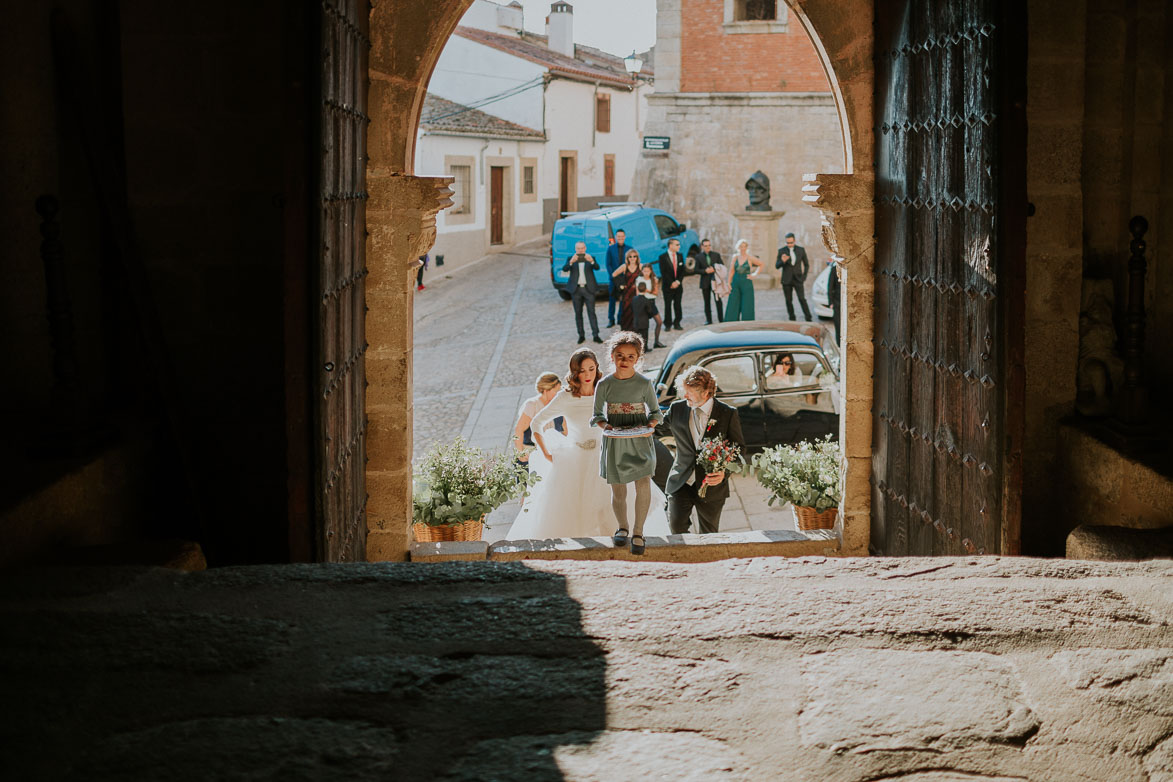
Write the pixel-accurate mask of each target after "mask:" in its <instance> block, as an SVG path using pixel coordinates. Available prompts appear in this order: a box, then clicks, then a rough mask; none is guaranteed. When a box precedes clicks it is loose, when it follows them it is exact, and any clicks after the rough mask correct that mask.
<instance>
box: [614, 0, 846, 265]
mask: <svg viewBox="0 0 1173 782" xmlns="http://www.w3.org/2000/svg"><path fill="white" fill-rule="evenodd" d="M766 5H769V4H766ZM744 7H745V4H744V3H742V4H740V5H738V4H737V3H732V2H725V0H659V1H658V3H657V15H656V32H657V38H656V91H655V93H654V94H652V95H651V96H649V98H648V120H647V124H646V126H645V130H644V132H645V135H648V136H668V137H669V138H670V139H671V141H670V143H669V149H668V150H666V151H659V150H644V151H643V153H642V155H641V157H640V159H639V164H638V166H637V168H636V176H635V184H634V186H633V188H632V196H633V198H634V199H636V200H642V201H645V202H647V203H648V204H650V205H653V206H657V207H660V208H663V209H667V210H668V211H670V212H672V213H673V214H675V215H677V217H678V219H680V220H683V221H685V222H687V223H688V224H689V226H690V227H693V228H695V229H696V230H697V231H698V232H700V234H701V235H702V236H709V237H711V238H712V239H713V244H714V248H715V249H717V250H718V251H720V252H723V253H728V252H731V251H732V250H733V243H734V242H735V241H737V239H738V238H739V236H737V233H738V229H737V221H736V219H735V218H734V217H733V213H734V212H736V211H740V210H742V209H744V207H745V205H746V193H745V189H744V184H745V180H746V179H748V178H749V175H750V174H752V173H753V172H754V171H755V170H759V169H760V170H761V171H763V172H765V174H766V175H767V176H768V177H769V178H770V184H771V188H772V201H771V205H772V206H773V209H774V210H775V211H782V212H785V213H786V214H785V215H784V216H783V217H782V219H781V222H780V224H779V233H780V235H784V234H785V233H787V232H793V233H794V234H795V236H796V238H797V241H798V244H800V245H803V246H805V247H806V248H807V249H808V252H810V251H811V250H813V254H812V255H811V260H812V261H813V260H815V259H816V258H818V259H822V258H824V257H825V253H824V252H823V249H822V247H821V242H820V240H819V235H820V229H819V217H818V215H817V213H814V212H812V211H811V210H809V209H807V208H804V206H803V203H802V175H803V174H805V173H807V172H810V171H821V172H826V173H838V172H842V171H843V130H842V127H841V122H840V117H839V114H838V112H837V111H836V108H835V100H834V97H833V96H832V94H831V92H830V85H829V83H828V81H827V76H826V74H825V72H824V70H823V65H822V63H821V62H820V60H819V56H818V52H817V51H816V50H815V47H814V45H813V44H812V42H811V40H810V37H809V35H808V34H807V33H806V31H805V30H804V29H803V27H802V25H801V23H799V21H798V20H797V19H796V18H795V17H794V15H793V14H791V13H790V11H789V10H788V7H787V6H786V4H785V3H777V4H776V5H774V6H773V15H772V18H771V19H769V20H755V19H739V18H737V16H738V12H739V9H740V10H741V11H742V12H744ZM766 10H767V11H769V10H770V9H769V8H766ZM779 238H781V236H780V237H779ZM751 251H753V248H751ZM759 252H761V251H760V250H759ZM770 261H771V263H770V264H768V268H769V269H770V270H771V271H772V270H773V263H772V261H773V259H770ZM813 278H814V275H811V279H812V280H813Z"/></svg>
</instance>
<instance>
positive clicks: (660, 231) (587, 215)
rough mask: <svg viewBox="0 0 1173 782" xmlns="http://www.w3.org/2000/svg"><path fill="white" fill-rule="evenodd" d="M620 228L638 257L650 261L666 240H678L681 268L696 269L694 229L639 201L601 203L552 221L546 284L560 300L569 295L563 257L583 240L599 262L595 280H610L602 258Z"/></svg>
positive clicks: (697, 246) (697, 243)
mask: <svg viewBox="0 0 1173 782" xmlns="http://www.w3.org/2000/svg"><path fill="white" fill-rule="evenodd" d="M619 229H623V231H624V232H626V234H627V238H626V243H627V244H628V245H629V246H631V247H634V248H635V249H636V250H638V251H639V257H640V260H642V261H643V262H644V263H649V262H652V263H654V262H655V261H656V259H657V258H659V257H660V253H663V252H667V251H668V240H669V239H679V240H680V252H681V253H683V254H684V256H685V262H684V269H685V272H686V273H692V272H693V271H694V270H695V268H696V259H695V258H694V257H693V256H695V255H696V254H697V253H698V252H700V239H699V238H698V237H697V235H696V231H693V230H691V229H690V228H688V226H686V225H685V224H684V223H681V222H677V220H676V218H675V217H673V216H672V215H670V214H668V213H667V212H665V211H664V210H662V209H652V208H650V207H645V206H644V205H643V204H641V203H615V204H602V205H600V206H599V208H598V209H592V210H590V211H589V212H575V213H574V214H569V215H566V216H565V217H563V218H562V219H560V220H558V221H557V222H555V223H554V232H553V234H552V236H551V237H550V284H551V285H553V286H554V290H556V291H558V293H559V294H560V295H561V296H562V298H564V299H569V298H570V294H568V293H566V292H565V291H564V290H562V286H563V285H565V284H566V281H567V280H568V279H569V277H570V275H569V274H568V273H567V272H564V271H562V267H563V265H565V263H566V259H567V258H569V257H570V256H571V255H574V245H575V244H576V243H577V242H586V246H587V252H588V253H590V254H591V255H592V256H594V258H595V260H597V261H598V262H599V271H597V272H595V279H596V280H598V282H599V284H600V285H603V286H606V285H607V284H608V283H609V282H610V280H609V278H608V275H607V269H606V267H605V264H604V261H605V260H606V258H607V247H609V246H610V244H611V239H613V238H614V236H615V232H616V231H618V230H619Z"/></svg>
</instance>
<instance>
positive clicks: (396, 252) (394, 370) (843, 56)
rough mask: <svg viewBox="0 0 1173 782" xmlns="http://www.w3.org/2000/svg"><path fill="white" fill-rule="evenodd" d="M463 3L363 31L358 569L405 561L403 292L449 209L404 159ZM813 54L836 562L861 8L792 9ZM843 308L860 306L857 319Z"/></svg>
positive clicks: (853, 487)
mask: <svg viewBox="0 0 1173 782" xmlns="http://www.w3.org/2000/svg"><path fill="white" fill-rule="evenodd" d="M470 4H471V0H442V1H441V2H433V1H432V0H401V2H397V3H396V4H395V5H394V8H392V7H391V6H390V5H389V4H378V5H376V6H375V7H374V8H373V10H372V12H371V17H370V37H371V52H370V92H369V103H368V106H369V109H368V110H369V114H370V118H371V125H370V129H369V135H368V160H367V186H368V191H369V192H370V200H369V202H368V204H367V231H368V232H369V238H368V241H367V258H368V268H369V276H368V277H367V279H366V290H367V307H368V313H367V320H366V330H367V334H366V338H367V340H368V342H369V343H370V347H369V349H368V351H367V375H368V377H369V378H370V381H371V382H370V384H369V387H368V388H367V395H366V402H365V404H366V411H367V418H368V426H367V433H368V434H367V438H368V439H367V452H368V463H367V472H366V481H367V493H368V494H369V501H368V505H367V519H368V521H367V524H368V529H369V532H370V534H369V535H368V538H367V557H368V559H372V560H384V559H402V558H404V556H405V555H406V551H407V548H408V531H407V528H408V522H409V521H410V519H409V518H408V517H409V515H410V495H411V441H412V414H413V411H412V406H411V403H410V399H411V331H412V297H411V295H410V290H411V286H410V278H411V277H412V275H413V274H414V265H415V262H416V259H417V258H418V256H419V255H420V254H421V253H422V252H424V251H426V249H427V248H428V247H430V245H431V243H432V241H433V239H434V225H435V222H434V221H435V217H434V216H435V214H436V213H437V212H438V211H439V210H440V209H441V208H443V207H444V206H446V204H447V188H446V179H444V178H420V177H414V176H412V161H413V158H414V150H413V145H414V141H415V129H416V125H417V124H418V121H419V117H420V112H421V109H422V106H423V100H424V96H425V93H426V89H427V84H428V81H429V78H430V75H431V72H432V69H433V68H434V66H435V63H436V61H437V59H438V58H439V56H440V52H441V50H442V49H443V47H444V44H445V42H446V41H447V39H448V36H449V35H450V34H451V32H452V30H453V29H454V28H455V27H456V25H457V23H458V22H459V20H460V17H461V16H462V15H463V13H464V11H465V10H466V9H467V8H468V6H469V5H470ZM790 7H791V11H792V13H793V14H794V15H795V17H796V18H797V19H799V20H800V21H801V23H802V25H803V27H804V28H805V29H806V30H807V32H808V33H809V34H810V36H811V38H812V40H814V41H815V42H816V46H817V47H818V49H819V53H820V57H821V58H822V60H823V64H824V67H825V69H826V72H827V75H828V78H829V81H830V83H831V85H832V89H833V91H834V94H835V100H836V105H837V107H838V109H839V113H840V117H841V119H842V122H841V124H842V127H843V128H844V161H845V170H846V171H848V172H849V173H847V174H840V175H835V177H833V178H830V179H828V178H821V179H820V178H816V179H814V180H812V181H810V182H808V183H807V189H808V190H809V191H810V193H809V196H808V199H807V200H808V201H810V202H812V203H814V204H815V205H817V206H818V208H820V209H821V210H823V212H824V214H825V215H827V216H828V217H829V218H830V219H829V220H827V221H825V222H826V223H827V224H826V225H825V226H824V235H825V237H826V238H827V239H828V240H829V246H830V248H831V249H832V251H833V252H835V254H836V256H837V258H840V259H842V261H841V262H843V263H846V264H849V269H850V272H849V275H848V278H847V279H848V292H847V300H848V307H847V310H846V318H845V326H846V328H845V344H844V350H845V354H846V355H847V356H848V357H849V358H848V362H849V368H848V369H847V370H846V371H845V372H844V396H845V406H844V413H845V414H844V415H843V417H842V421H843V422H844V423H843V431H842V432H841V435H842V439H843V441H844V443H845V448H846V449H847V459H848V473H847V483H846V485H845V498H846V507H847V509H848V510H847V513H846V514H845V517H844V536H843V546H842V551H843V552H844V553H851V554H863V553H866V550H867V529H868V520H869V514H868V507H869V503H870V491H869V488H868V477H867V476H868V465H869V461H870V456H871V450H870V449H871V436H870V435H871V420H870V399H871V380H870V377H871V371H870V370H871V348H870V341H871V323H870V320H871V306H870V299H871V255H870V243H871V235H872V217H871V209H870V206H871V204H870V201H871V190H872V188H871V184H870V177H869V178H865V179H864V180H862V181H861V180H860V179H857V178H856V176H855V174H854V173H851V172H856V171H865V172H870V170H871V165H872V157H871V150H872V145H871V133H870V126H871V90H872V69H871V59H870V58H871V46H870V42H871V38H872V31H871V20H872V6H871V3H870V2H862V3H861V2H848V1H847V0H826V1H825V2H818V3H806V4H803V3H790ZM851 302H860V305H859V306H855V307H853V306H852V304H851Z"/></svg>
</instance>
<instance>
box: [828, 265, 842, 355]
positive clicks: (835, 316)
mask: <svg viewBox="0 0 1173 782" xmlns="http://www.w3.org/2000/svg"><path fill="white" fill-rule="evenodd" d="M827 265H828V266H830V267H831V273H830V274H829V275H828V276H827V301H828V302H829V303H830V305H831V322H832V323H834V324H835V344H836V345H842V344H843V343H842V342H840V341H839V323H840V321H839V285H840V283H839V267H838V266H836V265H835V262H834V261H832V260H831V259H829V258H828V259H827Z"/></svg>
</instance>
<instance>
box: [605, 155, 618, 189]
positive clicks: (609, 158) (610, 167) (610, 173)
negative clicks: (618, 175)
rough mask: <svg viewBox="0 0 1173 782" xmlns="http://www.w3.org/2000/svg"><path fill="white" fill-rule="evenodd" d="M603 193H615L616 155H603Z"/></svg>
mask: <svg viewBox="0 0 1173 782" xmlns="http://www.w3.org/2000/svg"><path fill="white" fill-rule="evenodd" d="M603 195H606V196H613V195H615V156H614V155H604V156H603Z"/></svg>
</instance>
